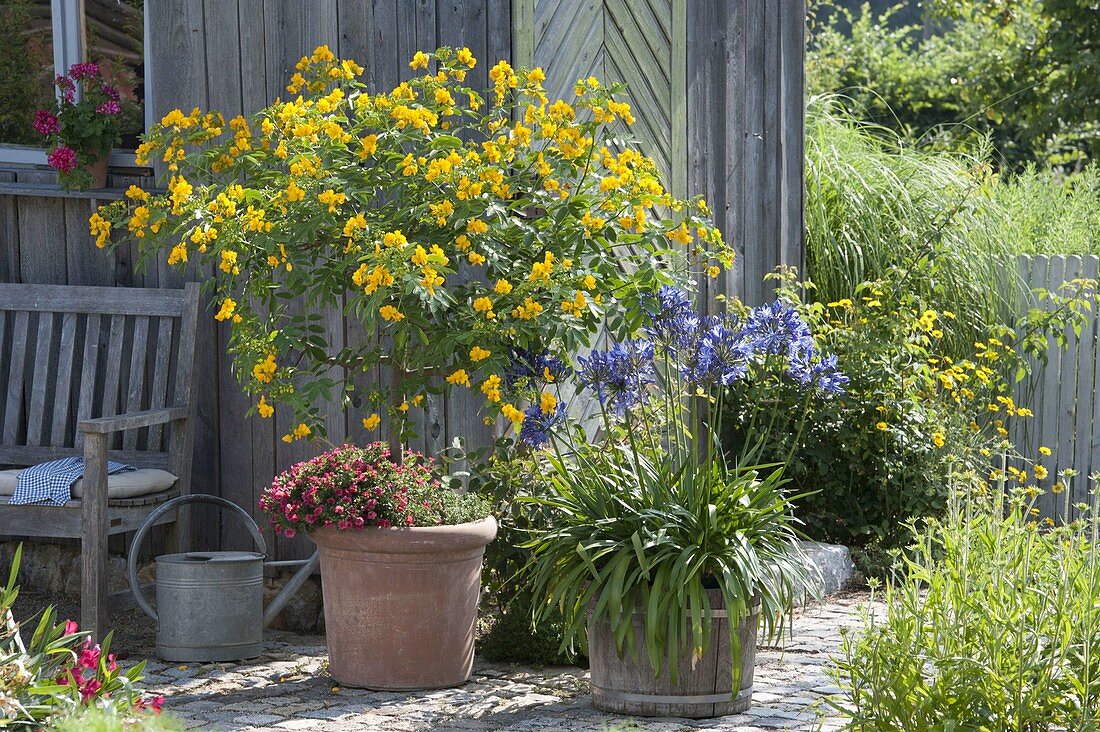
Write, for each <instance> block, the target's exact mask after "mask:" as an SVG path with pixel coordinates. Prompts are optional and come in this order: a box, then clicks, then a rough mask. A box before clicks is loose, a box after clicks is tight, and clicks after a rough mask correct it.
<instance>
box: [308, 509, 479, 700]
mask: <svg viewBox="0 0 1100 732" xmlns="http://www.w3.org/2000/svg"><path fill="white" fill-rule="evenodd" d="M496 533H497V524H496V521H495V520H494V519H493V518H492V517H489V518H485V519H482V520H481V521H474V522H471V523H465V524H457V525H453V526H423V527H414V528H377V527H369V528H365V529H360V530H339V529H337V528H335V527H331V526H330V527H324V528H320V529H316V530H314V531H311V532H310V534H309V536H310V538H311V539H313V541H314V542H316V544H317V546H318V548H319V549H320V552H321V584H322V592H323V596H324V603H325V632H326V635H327V641H328V652H329V673H330V674H331V675H332V678H333V679H335V680H336V681H337V682H339V683H341V684H344V685H346V686H356V687H363V688H367V689H378V690H413V689H438V688H445V687H449V686H457V685H459V684H462V683H463V682H465V681H466V680H467V679H468V678H469V677H470V671H471V670H472V669H473V663H474V630H475V625H476V622H477V604H478V597H479V594H480V589H481V561H482V556H483V555H484V553H485V546H486V545H487V544H488V543H489V542H490V541H492V540H493V538H494V537H495V536H496Z"/></svg>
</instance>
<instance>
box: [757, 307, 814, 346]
mask: <svg viewBox="0 0 1100 732" xmlns="http://www.w3.org/2000/svg"><path fill="white" fill-rule="evenodd" d="M745 334H746V335H747V336H748V337H749V338H750V339H751V340H752V341H753V343H754V345H755V347H756V350H757V351H759V352H761V353H766V354H768V355H772V356H776V355H779V354H781V353H787V354H789V355H793V354H794V353H796V352H798V351H803V350H809V349H812V348H813V334H812V333H811V332H810V326H808V325H807V324H806V321H804V320H803V319H802V316H801V315H799V313H798V310H796V309H795V308H794V307H792V306H791V305H787V304H786V303H782V302H778V301H776V302H773V303H772V304H771V305H761V306H760V307H756V308H753V309H752V312H751V313H749V317H748V320H746V321H745Z"/></svg>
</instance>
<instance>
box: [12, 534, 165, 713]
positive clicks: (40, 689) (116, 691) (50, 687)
mask: <svg viewBox="0 0 1100 732" xmlns="http://www.w3.org/2000/svg"><path fill="white" fill-rule="evenodd" d="M21 551H22V547H20V549H18V550H16V553H15V557H14V558H13V559H12V567H11V572H10V574H9V576H8V582H7V585H6V586H4V587H0V727H5V728H6V727H11V728H14V729H27V730H37V729H40V728H41V727H42V725H43V724H47V723H52V722H53V721H54V720H56V719H58V718H60V717H64V716H66V715H69V714H75V713H78V712H79V711H80V710H82V709H83V708H86V707H91V706H96V707H103V708H105V709H109V710H113V711H115V712H117V713H119V714H123V715H125V714H132V713H133V712H134V710H135V709H141V708H143V707H144V702H143V700H142V699H141V695H140V692H139V691H138V690H137V689H136V688H135V684H136V683H137V682H138V681H140V680H141V675H142V672H143V671H144V669H145V662H144V661H142V662H141V663H138V664H137V665H136V666H133V667H132V668H129V669H127V670H125V671H123V670H122V669H121V668H120V667H119V665H118V664H117V663H116V661H115V656H114V654H113V653H111V652H110V644H111V635H108V636H107V637H106V638H105V639H104V640H103V643H102V645H99V644H94V643H92V642H91V639H90V637H89V634H88V633H87V632H80V631H79V629H78V628H77V625H76V623H74V622H72V621H59V620H58V618H57V615H56V613H55V612H54V609H53V608H52V607H48V608H46V609H45V610H43V611H42V613H41V615H40V617H39V618H38V622H37V624H36V625H33V626H27V627H28V628H29V627H33V631H32V632H31V633H30V635H29V636H26V637H25V636H24V630H25V628H24V627H23V626H22V625H20V624H19V623H17V622H16V621H15V619H14V617H13V615H12V612H11V608H12V605H13V604H14V602H15V599H16V597H17V596H18V595H19V588H18V587H16V586H15V578H16V577H17V576H18V573H19V558H20V556H21ZM162 702H163V699H159V698H158V699H157V700H155V701H154V702H153V704H154V706H155V707H156V708H159V706H160V704H161V703H162Z"/></svg>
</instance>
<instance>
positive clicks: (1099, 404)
mask: <svg viewBox="0 0 1100 732" xmlns="http://www.w3.org/2000/svg"><path fill="white" fill-rule="evenodd" d="M1018 266H1019V272H1020V277H1021V278H1022V279H1023V281H1024V282H1025V283H1026V284H1027V286H1028V288H1030V289H1032V290H1036V289H1043V290H1047V291H1049V292H1058V291H1059V289H1060V288H1061V287H1062V285H1063V283H1065V282H1069V281H1071V280H1074V279H1078V278H1083V279H1095V278H1096V277H1097V273H1098V272H1100V258H1098V257H1095V256H1092V255H1089V256H1083V257H1082V256H1076V255H1073V256H1035V257H1033V256H1021V257H1019V259H1018ZM1026 306H1027V307H1039V308H1047V309H1050V308H1051V307H1053V305H1052V303H1051V302H1050V301H1049V300H1044V301H1039V300H1038V299H1037V298H1035V297H1032V298H1031V301H1030V302H1028V303H1027V304H1026ZM1098 339H1100V317H1098V315H1097V314H1096V313H1089V314H1088V317H1087V318H1086V320H1085V323H1084V326H1083V327H1082V328H1081V333H1080V334H1079V335H1078V334H1077V333H1075V332H1073V331H1072V330H1070V331H1068V332H1067V333H1066V347H1065V348H1064V349H1063V348H1059V347H1058V346H1057V344H1055V343H1054V341H1053V339H1052V340H1051V341H1050V343H1049V345H1048V347H1047V353H1046V364H1043V363H1041V362H1035V363H1032V364H1031V366H1032V374H1031V376H1030V377H1029V378H1027V379H1026V380H1024V381H1023V382H1021V383H1020V384H1018V385H1017V390H1016V402H1017V403H1018V404H1019V405H1020V406H1023V407H1027V408H1029V409H1031V411H1032V412H1034V416H1033V417H1029V418H1026V419H1020V418H1017V419H1016V420H1014V421H1013V423H1012V426H1013V434H1011V435H1010V438H1011V439H1012V441H1013V443H1014V444H1015V445H1016V449H1017V450H1018V451H1019V452H1020V454H1021V455H1022V456H1023V457H1024V458H1025V460H1028V461H1032V460H1033V461H1035V463H1037V464H1041V465H1042V466H1043V467H1045V468H1046V469H1047V472H1048V477H1047V478H1045V479H1043V480H1041V481H1036V482H1037V483H1038V484H1039V486H1040V487H1041V488H1042V489H1043V490H1044V491H1045V495H1043V496H1042V497H1041V498H1040V500H1039V505H1040V507H1041V508H1042V510H1043V511H1044V512H1045V513H1046V514H1048V515H1051V516H1062V515H1064V508H1065V501H1066V499H1067V498H1068V499H1069V500H1070V503H1071V504H1074V503H1080V502H1084V503H1090V502H1091V501H1090V495H1089V491H1090V490H1091V489H1092V485H1091V484H1090V481H1089V478H1088V476H1089V475H1091V474H1092V473H1094V472H1097V471H1100V358H1098V356H1100V340H1098ZM1040 447H1047V448H1050V451H1051V454H1050V455H1041V454H1040V453H1039V448H1040ZM1021 467H1024V468H1026V469H1027V470H1028V472H1029V473H1031V474H1032V475H1034V469H1033V468H1030V467H1028V466H1027V465H1024V466H1021ZM1066 469H1071V470H1075V471H1077V477H1076V478H1074V479H1073V480H1071V481H1070V490H1069V491H1067V493H1066V494H1063V495H1056V494H1054V493H1052V492H1051V490H1050V488H1051V486H1052V485H1053V484H1054V483H1055V482H1057V481H1061V480H1062V478H1061V477H1059V473H1061V472H1062V471H1063V470H1066Z"/></svg>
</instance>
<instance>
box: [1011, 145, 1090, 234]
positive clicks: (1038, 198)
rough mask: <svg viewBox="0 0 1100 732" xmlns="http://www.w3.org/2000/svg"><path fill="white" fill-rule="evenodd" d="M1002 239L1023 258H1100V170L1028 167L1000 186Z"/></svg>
mask: <svg viewBox="0 0 1100 732" xmlns="http://www.w3.org/2000/svg"><path fill="white" fill-rule="evenodd" d="M997 198H998V201H999V202H1000V204H1001V206H1002V207H1003V208H1004V209H1005V210H1006V211H1008V212H1009V215H1008V216H1007V217H1005V218H1004V219H1003V221H1004V225H1005V228H1004V229H1003V230H1002V231H1001V233H1000V234H999V236H1000V238H1001V239H1002V240H1003V241H1004V242H1005V243H1006V245H1007V246H1008V247H1010V248H1011V249H1012V250H1013V251H1014V252H1019V253H1021V254H1100V168H1097V167H1096V166H1095V165H1093V166H1089V167H1087V168H1085V169H1084V170H1082V171H1081V172H1079V173H1074V174H1073V175H1068V176H1067V175H1065V174H1061V173H1058V172H1056V171H1051V170H1040V169H1037V168H1036V167H1035V166H1034V165H1031V166H1028V168H1027V169H1026V170H1024V171H1023V172H1022V173H1020V174H1019V175H1016V176H1013V177H1011V178H1009V179H1007V180H1006V181H1005V182H1004V183H1002V184H1001V185H1000V186H999V189H998V191H997Z"/></svg>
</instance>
